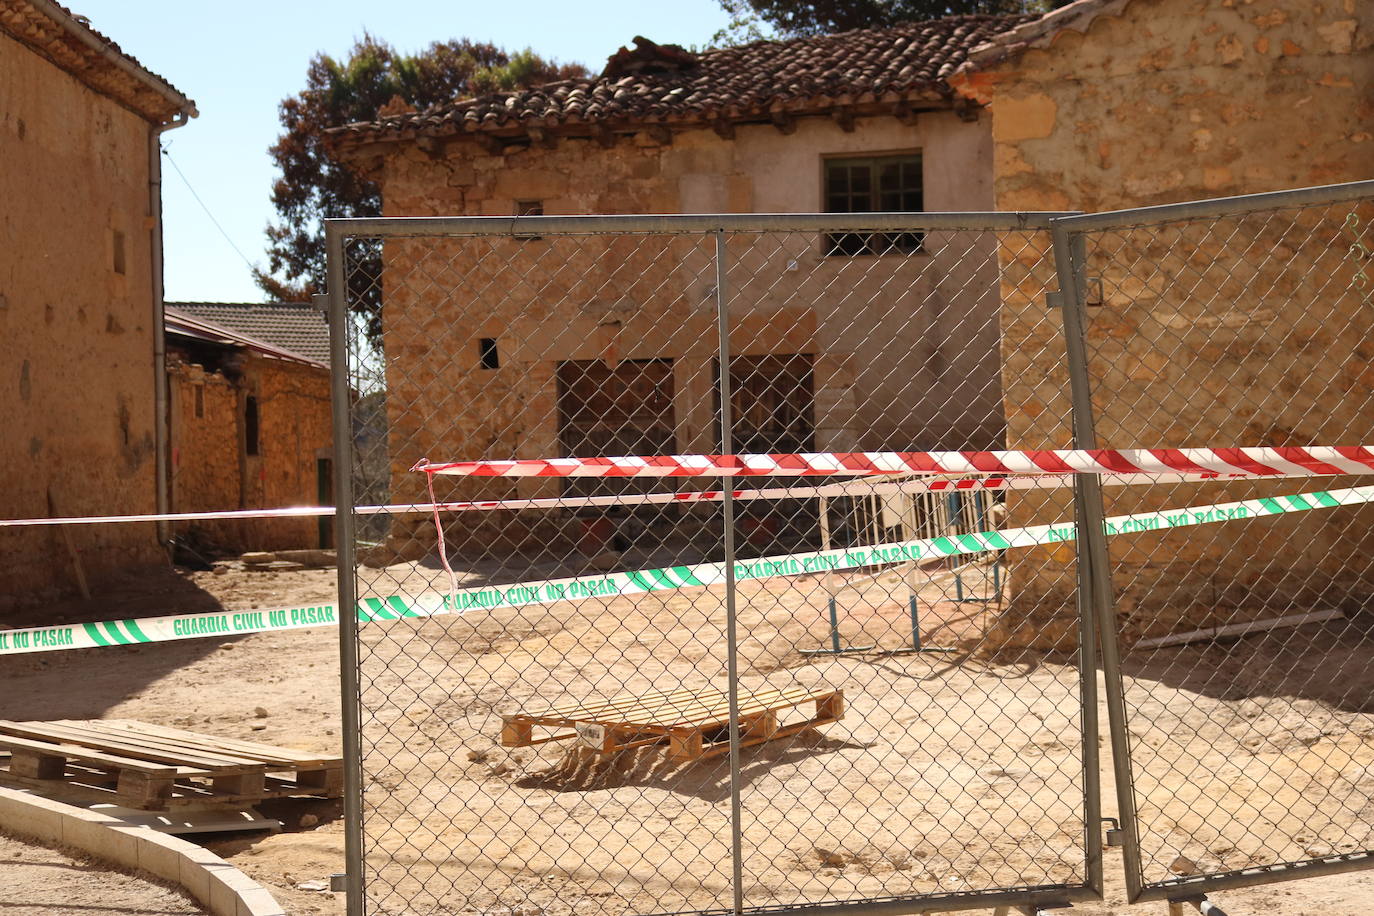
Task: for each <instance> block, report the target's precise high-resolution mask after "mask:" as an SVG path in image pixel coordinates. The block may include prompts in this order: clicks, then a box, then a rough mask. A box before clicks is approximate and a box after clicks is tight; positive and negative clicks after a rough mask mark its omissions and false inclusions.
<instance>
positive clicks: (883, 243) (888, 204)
mask: <svg viewBox="0 0 1374 916" xmlns="http://www.w3.org/2000/svg"><path fill="white" fill-rule="evenodd" d="M924 209H925V202H924V197H923V193H922V186H921V154H920V153H908V154H906V155H902V156H868V157H864V158H861V159H827V160H825V212H827V213H920V212H921V211H922V210H924ZM924 240H925V233H922V232H836V233H830V234H828V235H827V236H826V237H825V253H826V254H827V255H833V256H842V257H852V256H854V255H883V254H915V253H917V252H919V251H920V250H921V246H922V244H923V243H924Z"/></svg>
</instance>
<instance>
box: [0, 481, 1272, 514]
mask: <svg viewBox="0 0 1374 916" xmlns="http://www.w3.org/2000/svg"><path fill="white" fill-rule="evenodd" d="M1248 476H1249V475H1244V474H1212V473H1206V474H1103V475H1102V485H1103V486H1108V487H1113V486H1116V487H1122V486H1136V485H1141V484H1161V483H1188V482H1199V481H1208V480H1234V479H1242V478H1245V477H1248ZM1070 486H1073V479H1072V478H1071V477H1068V476H1065V475H1060V476H1051V475H1042V476H1038V477H1032V476H1024V477H925V478H918V479H913V480H903V481H901V482H898V483H883V482H879V481H878V480H876V479H874V480H853V481H845V482H844V483H833V484H825V485H823V486H819V487H807V486H796V487H769V488H762V489H756V490H755V489H750V490H731V491H730V493H731V495H732V496H733V497H734V498H735V499H739V500H749V499H814V498H816V497H818V496H826V497H832V496H889V495H892V494H895V493H909V494H919V493H953V492H964V491H970V490H1042V489H1054V488H1056V487H1070ZM724 496H725V491H724V490H688V491H685V492H680V493H623V494H620V495H616V496H547V497H532V498H528V499H483V500H467V501H460V502H430V503H406V504H395V505H388V506H358V507H356V508H355V509H354V510H353V513H354V514H355V515H419V514H426V515H427V514H429V513H431V512H434V511H436V510H437V511H439V512H474V511H494V510H497V509H504V510H519V509H588V508H595V507H598V506H648V505H672V504H675V503H698V502H717V501H719V500H721V499H723V498H724ZM333 514H334V507H333V506H291V507H287V508H281V509H227V510H225V511H223V512H166V513H162V514H148V515H78V516H69V517H64V518H6V519H0V528H25V527H43V526H51V525H103V524H111V523H120V522H198V521H216V520H233V519H250V518H321V517H325V516H330V515H333Z"/></svg>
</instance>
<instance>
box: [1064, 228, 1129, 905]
mask: <svg viewBox="0 0 1374 916" xmlns="http://www.w3.org/2000/svg"><path fill="white" fill-rule="evenodd" d="M1050 225H1051V233H1052V235H1053V239H1054V260H1055V269H1056V272H1057V273H1058V275H1059V288H1060V303H1061V305H1062V307H1063V310H1064V345H1065V352H1066V356H1067V359H1068V365H1069V387H1070V393H1071V396H1072V399H1073V414H1072V419H1073V442H1074V447H1075V448H1081V449H1091V448H1096V447H1097V433H1096V428H1095V426H1094V422H1093V408H1092V386H1091V381H1090V379H1089V375H1088V352H1087V346H1086V342H1085V340H1084V336H1083V335H1084V332H1085V328H1086V324H1087V321H1086V316H1085V314H1084V312H1085V298H1084V289H1085V286H1086V283H1085V278H1084V275H1083V274H1084V269H1085V266H1086V261H1087V257H1086V253H1085V250H1084V244H1083V236H1082V235H1081V234H1078V233H1071V232H1070V231H1069V230H1068V229H1067V228H1066V227H1064V226H1063V225H1061V224H1060V223H1059V222H1058V221H1057V220H1052V221H1051V223H1050ZM1074 515H1075V523H1076V525H1077V528H1078V538H1079V541H1078V543H1079V561H1078V562H1079V588H1080V593H1079V608H1080V613H1082V614H1084V616H1087V615H1089V614H1094V613H1095V615H1096V617H1097V643H1098V648H1099V652H1100V657H1101V660H1102V674H1103V679H1104V681H1105V684H1106V691H1107V726H1108V729H1109V730H1110V732H1111V742H1112V768H1113V772H1114V773H1115V775H1116V794H1117V815H1118V817H1120V819H1121V828H1122V837H1123V842H1122V847H1123V848H1122V852H1123V855H1124V856H1125V862H1126V891H1127V896H1128V898H1129V899H1130V900H1132V901H1134V900H1135V899H1136V898H1137V897H1138V896H1139V894H1140V891H1141V880H1140V845H1139V839H1138V831H1137V824H1136V811H1135V794H1134V792H1133V791H1132V788H1131V787H1132V785H1133V782H1132V778H1133V777H1132V774H1131V758H1130V738H1129V735H1128V734H1127V732H1126V702H1125V691H1124V689H1123V687H1122V683H1121V654H1120V647H1119V645H1118V642H1117V621H1116V601H1115V596H1114V595H1113V592H1112V582H1111V564H1110V562H1109V560H1108V557H1107V535H1106V530H1105V528H1104V527H1103V520H1104V517H1105V510H1104V509H1103V504H1102V484H1101V481H1100V480H1098V478H1097V477H1096V476H1095V475H1092V474H1079V475H1077V479H1076V482H1075V486H1074ZM1084 588H1086V589H1088V591H1087V592H1086V593H1085V592H1083V591H1082V589H1084ZM1089 629H1091V626H1090V625H1088V624H1084V625H1083V626H1082V629H1081V631H1080V632H1082V633H1085V634H1086V633H1087V631H1088V630H1089ZM1080 648H1081V647H1080ZM1085 661H1090V657H1085ZM1087 667H1088V670H1087V672H1086V674H1087V676H1088V677H1089V678H1090V679H1092V680H1094V681H1095V680H1096V676H1097V675H1096V669H1095V666H1092V665H1088V666H1087ZM1096 692H1097V691H1096V687H1095V685H1094V688H1093V690H1092V693H1093V700H1094V702H1095V700H1096ZM1083 696H1084V707H1085V708H1084V713H1085V717H1084V737H1085V741H1086V743H1087V744H1088V745H1090V746H1091V748H1092V752H1093V755H1094V756H1095V755H1096V752H1097V729H1096V727H1095V726H1096V721H1095V720H1096V718H1097V714H1096V710H1093V712H1092V714H1091V716H1089V715H1088V714H1087V712H1088V711H1087V704H1088V694H1087V691H1086V688H1085V692H1084V695H1083ZM1089 719H1092V720H1093V723H1092V724H1093V725H1094V728H1092V729H1091V730H1089V729H1088V724H1089V721H1088V720H1089ZM1084 756H1085V760H1084V766H1085V768H1086V767H1089V766H1090V764H1089V763H1088V761H1087V759H1086V758H1087V752H1086V751H1085V755H1084ZM1091 782H1092V783H1093V784H1094V785H1093V788H1094V789H1095V790H1096V791H1095V792H1094V793H1089V794H1090V797H1091V795H1092V794H1096V795H1097V796H1098V805H1097V807H1098V815H1097V817H1096V818H1090V819H1089V821H1088V824H1087V831H1088V836H1087V837H1086V841H1087V843H1088V844H1089V846H1088V848H1089V856H1088V858H1089V862H1092V861H1096V862H1097V863H1098V866H1099V868H1100V867H1101V863H1102V832H1101V831H1102V824H1101V821H1100V813H1101V807H1100V806H1101V799H1100V796H1101V789H1100V785H1098V784H1097V783H1098V777H1097V776H1096V775H1094V776H1093V777H1092V780H1091ZM1094 820H1096V822H1094ZM1094 849H1095V850H1096V853H1095V855H1094V852H1093V851H1094ZM1099 881H1100V878H1099ZM1099 887H1100V884H1099Z"/></svg>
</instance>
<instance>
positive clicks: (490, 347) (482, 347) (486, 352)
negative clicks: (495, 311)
mask: <svg viewBox="0 0 1374 916" xmlns="http://www.w3.org/2000/svg"><path fill="white" fill-rule="evenodd" d="M477 356H478V359H480V360H481V363H482V368H483V369H500V368H501V357H500V355H499V354H497V352H496V338H495V337H483V338H482V339H481V340H479V341H477Z"/></svg>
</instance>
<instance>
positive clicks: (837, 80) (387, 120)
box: [331, 16, 1037, 146]
mask: <svg viewBox="0 0 1374 916" xmlns="http://www.w3.org/2000/svg"><path fill="white" fill-rule="evenodd" d="M1036 18H1037V17H1035V16H951V17H948V18H945V19H937V20H932V21H929V22H912V23H906V24H903V25H898V26H893V27H891V28H885V29H856V30H854V31H850V32H841V33H839V34H835V35H823V36H819V37H815V38H799V39H793V40H791V41H756V42H753V43H751V44H747V45H742V46H740V47H735V48H718V49H714V50H708V51H702V52H700V53H697V54H692V53H690V52H687V51H685V50H683V49H682V48H680V47H678V46H676V45H657V44H655V43H654V42H652V41H649V40H648V39H645V38H636V39H635V47H634V49H633V50H631V49H626V48H621V49H620V50H619V51H617V52H616V53H615V54H613V55H612V56H611V57H610V59H609V60H608V61H607V65H606V69H605V70H604V71H603V72H602V74H601V75H600V76H597V77H594V78H591V79H578V80H563V81H560V82H556V83H548V84H546V85H543V86H538V87H535V88H532V89H523V90H519V91H515V92H500V93H492V94H489V95H484V96H480V97H478V98H475V99H466V100H463V101H459V102H456V103H454V104H452V105H448V106H440V107H436V108H431V109H429V110H428V111H424V112H418V113H411V112H407V113H399V114H395V115H393V116H390V117H383V118H380V119H379V120H377V121H371V122H362V123H357V124H349V125H346V126H344V127H340V128H336V129H335V130H333V131H331V134H332V135H333V137H334V141H335V142H336V143H337V144H339V145H341V146H351V145H358V144H362V143H369V142H378V141H383V142H384V141H395V140H406V139H411V138H415V137H423V136H430V137H442V136H445V135H453V134H463V133H467V134H474V135H477V136H478V137H479V139H480V138H482V137H488V138H492V137H500V136H507V137H520V136H527V137H529V138H531V139H533V140H535V141H538V140H539V139H540V138H541V136H542V135H543V134H545V133H551V132H556V133H560V134H572V135H578V134H580V135H582V136H588V135H591V136H596V137H598V138H601V139H604V138H606V137H607V136H609V133H610V132H612V131H617V130H634V129H639V128H642V127H644V126H646V125H661V126H663V127H676V126H682V127H701V126H711V127H715V128H716V129H717V130H718V131H720V132H721V133H728V131H729V127H730V125H733V124H736V123H740V122H768V121H770V120H772V121H775V122H778V123H780V124H781V123H782V122H783V121H785V120H786V119H788V118H790V117H792V116H795V115H810V114H826V113H834V112H845V111H847V112H849V113H851V114H853V115H865V114H877V113H895V114H902V113H903V112H906V111H913V110H919V109H922V108H948V107H950V106H951V104H952V99H953V93H952V91H951V89H950V87H949V85H948V84H947V83H946V82H945V79H946V77H947V76H949V74H951V73H953V72H954V70H955V69H957V68H958V67H959V66H960V65H961V64H962V63H963V62H964V61H965V60H966V59H967V57H968V53H969V51H971V50H972V49H973V48H974V47H977V46H978V45H981V44H985V43H986V42H988V41H989V40H990V39H991V38H993V37H994V36H996V35H998V34H1000V33H1002V32H1005V31H1007V30H1008V29H1012V28H1014V27H1016V26H1018V25H1021V24H1023V23H1027V22H1032V21H1034V20H1035V19H1036Z"/></svg>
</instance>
